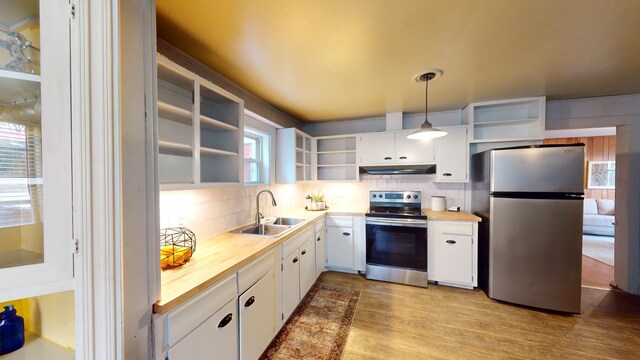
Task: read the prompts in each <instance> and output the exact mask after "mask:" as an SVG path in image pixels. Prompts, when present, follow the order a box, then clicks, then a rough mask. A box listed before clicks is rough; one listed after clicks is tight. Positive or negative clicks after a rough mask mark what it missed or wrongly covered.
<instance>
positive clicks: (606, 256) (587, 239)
mask: <svg viewBox="0 0 640 360" xmlns="http://www.w3.org/2000/svg"><path fill="white" fill-rule="evenodd" d="M613 248H614V238H613V237H612V236H595V235H586V234H585V235H582V254H584V255H585V256H588V257H590V258H592V259H596V260H598V261H600V262H603V263H605V264H607V265H609V266H613Z"/></svg>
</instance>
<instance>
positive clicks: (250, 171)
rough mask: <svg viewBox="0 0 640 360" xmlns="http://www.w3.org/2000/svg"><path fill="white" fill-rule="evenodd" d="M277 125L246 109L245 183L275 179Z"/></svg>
mask: <svg viewBox="0 0 640 360" xmlns="http://www.w3.org/2000/svg"><path fill="white" fill-rule="evenodd" d="M276 126H278V125H276V124H274V123H273V122H271V121H269V120H268V119H266V118H264V117H262V116H260V115H258V114H256V113H254V112H252V111H250V110H247V109H244V150H243V158H244V168H243V170H244V175H243V178H244V184H245V185H263V184H269V183H270V182H272V181H274V179H275V170H276V169H275V166H274V165H273V164H275V153H276V151H275V145H276V143H275V138H276ZM272 139H273V141H272Z"/></svg>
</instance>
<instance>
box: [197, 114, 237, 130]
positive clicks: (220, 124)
mask: <svg viewBox="0 0 640 360" xmlns="http://www.w3.org/2000/svg"><path fill="white" fill-rule="evenodd" d="M200 127H201V128H203V129H207V130H213V131H219V130H222V131H235V130H238V127H237V126H233V125H230V124H227V123H226V122H224V121H220V120H216V119H213V118H210V117H208V116H205V115H200Z"/></svg>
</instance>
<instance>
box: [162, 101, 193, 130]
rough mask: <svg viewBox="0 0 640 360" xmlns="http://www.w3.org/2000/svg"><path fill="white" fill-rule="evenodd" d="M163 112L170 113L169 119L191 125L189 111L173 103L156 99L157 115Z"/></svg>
mask: <svg viewBox="0 0 640 360" xmlns="http://www.w3.org/2000/svg"><path fill="white" fill-rule="evenodd" d="M163 112H164V113H166V114H168V115H170V120H174V121H178V122H181V123H183V124H187V125H191V123H192V121H193V119H192V115H191V111H189V110H187V109H183V108H181V107H178V106H175V105H171V104H169V103H166V102H164V101H158V113H159V116H161V114H162V113H163ZM161 117H162V116H161Z"/></svg>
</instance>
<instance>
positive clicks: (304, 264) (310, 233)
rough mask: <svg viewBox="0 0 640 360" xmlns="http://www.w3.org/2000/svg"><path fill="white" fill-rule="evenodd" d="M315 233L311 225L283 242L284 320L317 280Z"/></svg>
mask: <svg viewBox="0 0 640 360" xmlns="http://www.w3.org/2000/svg"><path fill="white" fill-rule="evenodd" d="M314 235H315V232H314V229H313V227H309V228H308V229H307V230H305V231H303V232H301V233H300V234H298V235H296V236H294V237H293V238H291V239H289V240H287V241H286V242H285V243H284V244H282V266H281V269H282V321H286V320H287V319H288V318H289V316H291V314H292V313H293V310H295V308H296V306H298V304H299V303H300V300H302V298H303V297H304V296H305V295H306V294H307V291H309V289H310V288H311V286H312V285H313V283H314V282H315V281H316V276H315V273H316V268H315V246H314V242H315V240H314Z"/></svg>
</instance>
